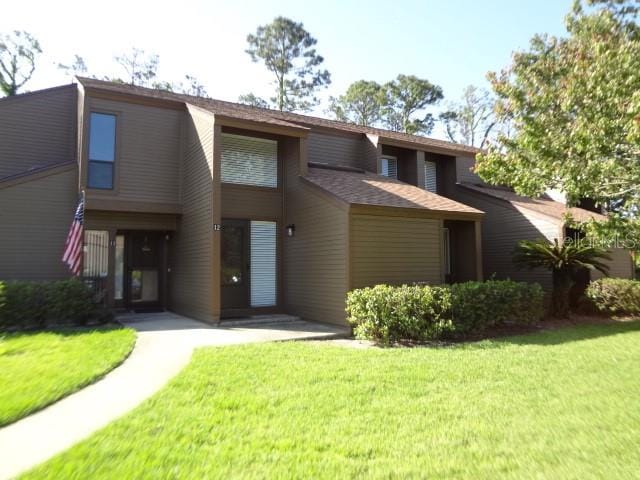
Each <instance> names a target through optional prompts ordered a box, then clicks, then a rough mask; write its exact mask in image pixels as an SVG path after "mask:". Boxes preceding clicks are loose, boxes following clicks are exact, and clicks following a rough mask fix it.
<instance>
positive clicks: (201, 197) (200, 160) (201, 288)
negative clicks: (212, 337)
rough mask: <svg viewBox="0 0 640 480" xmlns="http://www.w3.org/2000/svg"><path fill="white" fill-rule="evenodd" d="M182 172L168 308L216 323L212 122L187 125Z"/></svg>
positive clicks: (197, 118) (194, 119)
mask: <svg viewBox="0 0 640 480" xmlns="http://www.w3.org/2000/svg"><path fill="white" fill-rule="evenodd" d="M186 124H187V125H186V132H185V144H184V162H183V167H182V201H183V213H182V216H181V217H180V219H179V220H178V229H177V231H176V234H175V236H174V242H173V249H174V255H173V269H172V275H171V285H172V287H171V293H170V295H171V303H170V307H171V308H172V310H175V311H176V312H177V313H180V314H183V315H187V316H190V317H193V318H197V319H200V320H205V321H214V320H217V318H215V315H214V312H213V310H212V301H211V299H212V295H213V139H214V125H213V119H212V118H211V117H210V116H208V115H206V114H202V113H200V112H198V111H192V112H191V115H190V116H189V117H188V119H187V121H186Z"/></svg>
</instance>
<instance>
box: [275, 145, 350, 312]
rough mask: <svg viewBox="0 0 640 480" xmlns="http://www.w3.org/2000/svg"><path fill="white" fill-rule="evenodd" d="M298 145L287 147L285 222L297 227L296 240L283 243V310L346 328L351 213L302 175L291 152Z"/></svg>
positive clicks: (288, 238) (289, 239)
mask: <svg viewBox="0 0 640 480" xmlns="http://www.w3.org/2000/svg"><path fill="white" fill-rule="evenodd" d="M296 143H297V142H296V141H294V140H292V141H290V142H287V144H286V145H285V146H286V148H287V149H288V150H289V152H288V154H287V158H288V160H287V167H286V171H287V172H288V174H287V176H286V192H285V198H286V200H285V201H286V204H285V208H286V216H285V218H286V220H285V223H286V224H287V225H289V224H293V225H295V228H296V230H295V236H294V237H285V239H284V294H285V308H286V311H287V313H290V314H294V315H299V316H300V317H302V318H304V319H306V320H313V321H318V322H325V323H337V324H344V323H345V322H346V315H345V311H344V309H345V299H346V294H347V288H348V287H347V286H348V277H347V270H348V269H347V250H348V230H349V229H348V213H347V210H346V206H341V205H340V204H338V202H337V201H335V200H333V199H331V198H329V197H327V196H325V195H324V194H323V193H321V192H319V191H318V190H317V189H316V188H315V187H313V186H310V185H307V184H305V183H303V180H301V179H300V178H299V177H298V175H297V173H298V168H296V162H297V161H298V160H297V158H298V157H297V155H295V154H294V153H293V152H292V150H294V149H295V148H296V145H295V144H296Z"/></svg>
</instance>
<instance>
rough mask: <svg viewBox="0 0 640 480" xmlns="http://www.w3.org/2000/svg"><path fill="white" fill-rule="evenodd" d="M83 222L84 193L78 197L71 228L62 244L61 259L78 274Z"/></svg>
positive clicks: (80, 261) (72, 271) (80, 260)
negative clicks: (78, 200) (78, 201)
mask: <svg viewBox="0 0 640 480" xmlns="http://www.w3.org/2000/svg"><path fill="white" fill-rule="evenodd" d="M83 223H84V195H82V198H81V199H80V203H79V204H78V208H76V214H75V215H74V216H73V222H72V223H71V229H70V230H69V235H67V241H66V243H65V244H64V254H63V255H62V261H63V262H64V263H65V264H66V265H67V267H69V270H71V273H73V274H74V275H80V265H81V264H82V239H83V235H84V234H83V231H84V227H83Z"/></svg>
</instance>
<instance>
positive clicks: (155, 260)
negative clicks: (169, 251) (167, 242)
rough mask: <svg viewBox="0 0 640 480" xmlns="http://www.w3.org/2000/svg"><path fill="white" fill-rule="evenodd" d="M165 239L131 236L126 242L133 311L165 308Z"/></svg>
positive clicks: (154, 235)
mask: <svg viewBox="0 0 640 480" xmlns="http://www.w3.org/2000/svg"><path fill="white" fill-rule="evenodd" d="M163 245H164V242H163V235H162V234H161V233H159V232H130V233H129V235H128V238H127V247H128V248H127V262H126V265H127V294H126V296H127V304H128V306H129V307H130V308H133V309H134V310H138V309H140V310H146V309H156V308H159V307H161V305H162V268H161V267H162V263H163V254H164V252H163Z"/></svg>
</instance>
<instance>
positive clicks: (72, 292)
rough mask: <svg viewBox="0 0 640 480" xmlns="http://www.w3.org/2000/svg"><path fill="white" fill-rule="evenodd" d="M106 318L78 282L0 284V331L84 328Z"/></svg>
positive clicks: (86, 288) (89, 292) (88, 291)
mask: <svg viewBox="0 0 640 480" xmlns="http://www.w3.org/2000/svg"><path fill="white" fill-rule="evenodd" d="M107 318H108V314H107V313H106V312H105V311H104V310H103V309H101V308H99V307H98V306H97V305H96V304H95V303H94V301H93V295H92V292H91V290H90V289H89V288H88V287H87V286H86V285H85V284H84V283H82V282H81V281H79V280H76V279H71V280H60V281H55V282H0V329H32V328H45V327H48V326H55V325H84V324H86V323H87V322H88V321H90V320H97V321H100V320H105V319H107Z"/></svg>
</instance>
